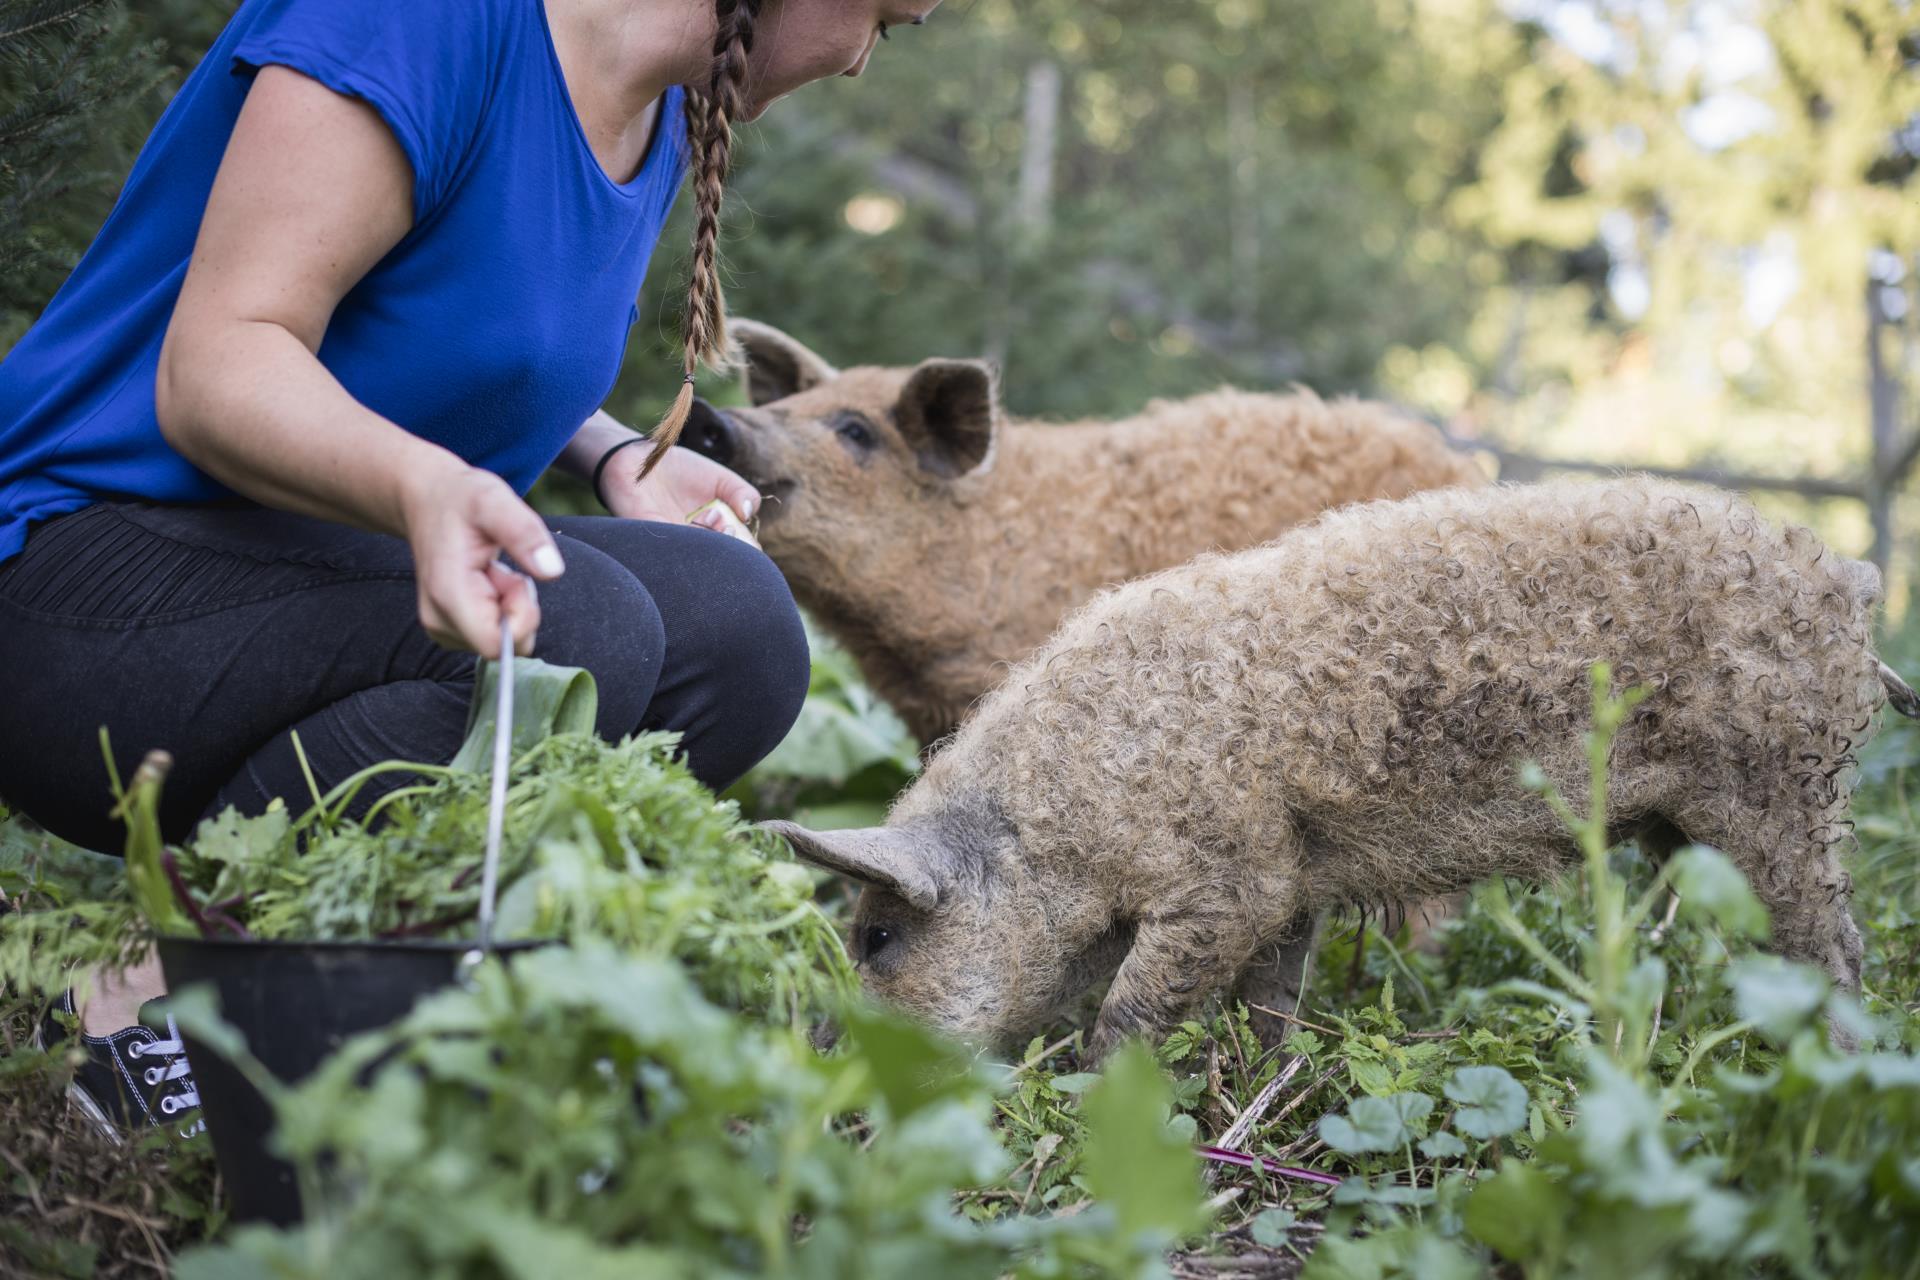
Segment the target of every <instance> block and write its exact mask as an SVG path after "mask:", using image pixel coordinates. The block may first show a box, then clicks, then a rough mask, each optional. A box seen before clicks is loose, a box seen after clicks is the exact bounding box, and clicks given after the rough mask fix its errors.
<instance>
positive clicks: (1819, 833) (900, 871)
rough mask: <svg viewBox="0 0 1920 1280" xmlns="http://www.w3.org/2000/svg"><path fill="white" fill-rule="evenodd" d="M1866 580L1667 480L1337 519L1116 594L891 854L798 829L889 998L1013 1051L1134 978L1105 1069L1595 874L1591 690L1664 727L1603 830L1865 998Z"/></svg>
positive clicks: (785, 829)
mask: <svg viewBox="0 0 1920 1280" xmlns="http://www.w3.org/2000/svg"><path fill="white" fill-rule="evenodd" d="M1878 592H1879V576H1878V574H1877V573H1876V572H1875V570H1873V569H1872V568H1871V567H1870V566H1867V565H1865V564H1860V563H1857V562H1855V561H1851V560H1846V559H1842V558H1841V557H1839V556H1836V555H1835V554H1833V553H1832V552H1831V551H1828V550H1826V549H1825V548H1824V547H1822V546H1821V544H1820V543H1819V541H1818V540H1816V539H1815V537H1814V536H1813V535H1812V534H1811V533H1809V532H1808V531H1807V530H1805V529H1801V528H1797V527H1788V528H1785V529H1781V528H1776V527H1774V526H1773V525H1771V524H1769V523H1768V522H1767V521H1766V520H1764V519H1763V518H1762V517H1761V516H1759V515H1758V514H1756V513H1755V511H1754V509H1753V508H1752V507H1751V506H1749V505H1748V504H1747V502H1746V501H1745V500H1743V499H1741V498H1739V497H1736V496H1733V495H1730V494H1726V493H1722V492H1717V491H1709V490H1703V489H1697V488H1689V487H1683V486H1680V485H1675V484H1671V483H1666V482H1660V481H1654V480H1648V479H1638V478H1631V479H1624V480H1619V481H1613V482H1606V483H1593V482H1586V483H1580V482H1569V483H1553V484H1543V485H1539V486H1535V487H1528V488H1516V487H1507V486H1501V487H1494V488H1487V489H1482V490H1479V491H1473V492H1463V491H1457V490H1455V491H1438V492H1433V493H1425V494H1420V495H1417V496H1415V497H1412V498H1409V499H1406V500H1403V501H1398V502H1377V503H1371V504H1366V505H1360V506H1351V507H1346V508H1343V509H1341V510H1338V511H1335V512H1332V513H1330V514H1328V515H1325V516H1323V517H1321V518H1320V519H1319V520H1317V521H1316V522H1314V523H1312V524H1310V525H1307V526H1305V527H1302V528H1300V529H1297V530H1295V531H1293V532H1290V533H1288V534H1285V535H1283V536H1282V537H1280V538H1278V539H1276V540H1275V541H1273V542H1271V543H1269V544H1268V545H1266V546H1263V547H1259V548H1257V549H1254V550H1250V551H1243V552H1239V553H1235V554H1216V555H1208V556H1203V557H1201V558H1200V559H1198V560H1195V561H1194V562H1193V563H1191V564H1188V565H1184V566H1182V567H1180V568H1177V569H1173V570H1169V571H1167V572H1164V573H1160V574H1156V575H1154V576H1152V577H1148V578H1144V579H1141V580H1139V581H1136V582H1133V583H1129V584H1127V585H1125V586H1122V587H1119V588H1117V589H1114V590H1112V591H1109V592H1106V593H1103V594H1102V595H1100V596H1099V597H1098V598H1097V599H1095V600H1094V601H1093V602H1092V603H1090V604H1089V605H1088V606H1087V607H1085V608H1083V609H1081V610H1080V611H1078V612H1077V613H1075V614H1074V615H1073V616H1072V617H1071V618H1069V619H1068V620H1067V622H1066V623H1065V624H1064V625H1063V626H1062V627H1061V629H1060V631H1059V632H1058V633H1057V634H1056V635H1055V636H1054V637H1053V639H1052V640H1051V641H1049V642H1048V644H1047V645H1046V646H1045V648H1043V649H1042V650H1041V651H1040V652H1039V653H1037V654H1035V655H1034V656H1033V658H1032V659H1031V660H1030V661H1028V662H1026V663H1023V664H1022V665H1020V666H1019V667H1018V668H1017V669H1015V670H1014V672H1013V673H1012V674H1011V675H1010V676H1009V678H1008V679H1007V681H1006V682H1005V683H1004V684H1002V685H1001V687H1000V688H999V689H997V690H996V691H995V692H994V693H992V694H991V695H989V697H988V698H987V700H986V701H985V702H984V703H983V704H982V705H981V707H980V708H979V709H978V711H977V712H976V713H975V714H974V715H973V716H972V717H971V718H970V719H969V720H968V721H967V722H966V723H965V725H963V726H962V728H961V729H960V731H959V733H958V735H957V737H956V738H955V740H954V741H953V742H952V744H951V745H950V746H949V747H948V748H947V749H946V750H945V751H944V752H942V753H941V754H940V755H938V756H937V757H935V759H934V760H933V762H932V763H931V765H930V766H929V767H928V768H927V770H926V772H925V773H924V774H923V775H922V776H921V777H920V779H919V780H918V781H917V782H915V784H914V785H913V786H912V787H911V788H910V789H909V790H908V791H907V792H905V793H904V794H903V795H902V796H901V797H900V799H899V800H898V801H897V802H896V804H895V806H894V808H893V811H892V812H891V814H890V815H889V816H888V819H887V822H886V825H885V826H882V827H877V828H871V829H866V830H856V831H844V832H841V831H836V832H822V833H814V832H810V831H807V830H805V829H803V828H800V827H797V826H794V825H792V824H774V825H775V826H776V827H777V828H778V829H779V830H780V831H781V832H782V834H784V835H786V836H787V838H788V839H789V840H790V841H791V843H792V844H793V847H794V849H795V850H796V852H798V853H799V854H800V856H801V857H803V858H806V859H808V860H809V861H812V862H814V863H816V864H818V865H820V866H822V867H825V868H828V869H830V870H832V871H835V872H838V873H841V874H843V875H846V876H850V877H852V878H854V879H856V880H858V881H861V882H863V883H864V885H865V888H864V891H863V892H862V893H861V895H860V898H859V902H858V904H857V906H856V908H855V912H854V923H853V951H854V955H855V957H856V960H857V962H858V965H859V969H860V972H861V974H862V976H863V979H864V981H865V983H866V984H867V986H868V987H869V988H870V989H871V990H872V991H873V992H874V993H876V994H877V995H879V996H880V997H882V998H884V999H887V1000H890V1001H892V1002H894V1003H897V1004H899V1005H901V1006H904V1007H905V1008H906V1009H908V1010H910V1011H913V1012H916V1013H918V1014H920V1015H922V1016H924V1017H925V1018H927V1019H928V1020H930V1021H932V1022H933V1023H936V1024H938V1025H940V1026H942V1027H945V1028H948V1029H950V1030H952V1031H954V1032H957V1033H961V1034H963V1035H966V1036H969V1037H973V1038H977V1039H983V1040H986V1041H989V1042H997V1043H1002V1044H1004V1043H1007V1042H1011V1041H1016V1040H1017V1039H1018V1038H1019V1037H1022V1036H1024V1035H1026V1034H1029V1033H1030V1032H1032V1031H1033V1030H1035V1029H1037V1028H1039V1027H1041V1026H1042V1025H1044V1024H1045V1023H1046V1022H1048V1021H1049V1020H1050V1019H1052V1018H1054V1017H1056V1016H1058V1015H1059V1014H1060V1013H1061V1012H1062V1011H1063V1010H1065V1009H1066V1008H1067V1007H1068V1006H1069V1005H1070V1004H1071V1002H1072V1001H1073V1000H1074V999H1075V998H1076V997H1077V996H1080V995H1082V994H1083V993H1084V992H1086V991H1087V990H1088V988H1090V987H1092V986H1093V985H1094V984H1096V983H1098V982H1100V981H1102V980H1104V979H1107V978H1111V979H1112V985H1111V987H1110V988H1109V990H1108V993H1107V995H1106V997H1105V1001H1104V1003H1103V1004H1102V1006H1101V1009H1100V1014H1099V1019H1098V1022H1097V1024H1096V1026H1095V1028H1094V1031H1093V1035H1092V1037H1091V1041H1090V1044H1091V1047H1092V1048H1093V1050H1094V1051H1095V1052H1096V1054H1097V1053H1102V1052H1104V1051H1106V1050H1107V1049H1109V1048H1110V1047H1111V1046H1112V1045H1113V1044H1114V1043H1115V1041H1116V1040H1117V1039H1118V1038H1120V1037H1123V1036H1127V1035H1131V1034H1136V1033H1137V1034H1142V1035H1148V1036H1156V1035H1159V1034H1160V1033H1162V1032H1164V1031H1166V1030H1167V1029H1168V1028H1169V1027H1171V1026H1172V1025H1174V1024H1175V1023H1176V1022H1177V1021H1178V1020H1179V1019H1180V1018H1181V1017H1183V1016H1184V1015H1185V1014H1186V1013H1187V1012H1188V1011H1189V1009H1190V1008H1191V1007H1192V1006H1193V1005H1194V1004H1195V1003H1196V1002H1197V1001H1200V1000H1201V999H1203V998H1204V997H1206V996H1208V995H1210V994H1212V993H1215V992H1223V991H1230V990H1234V989H1235V988H1236V984H1238V988H1237V989H1238V992H1239V994H1240V995H1241V996H1242V997H1243V998H1246V999H1248V1000H1250V1001H1258V1002H1260V1003H1263V1004H1269V1005H1276V1006H1277V1005H1281V1004H1284V1003H1288V1002H1290V1001H1291V999H1292V996H1293V992H1292V991H1290V990H1289V989H1287V986H1286V984H1287V982H1288V981H1289V977H1288V975H1289V974H1297V973H1298V964H1297V958H1296V959H1295V961H1294V962H1293V963H1288V962H1287V951H1288V948H1289V945H1290V944H1291V945H1292V946H1294V947H1298V946H1300V945H1301V944H1302V940H1303V939H1304V938H1305V937H1306V936H1307V935H1308V933H1309V931H1310V922H1311V921H1312V919H1313V918H1314V916H1315V914H1316V913H1318V912H1322V911H1325V910H1328V909H1331V908H1337V907H1341V906H1343V905H1347V904H1355V903H1367V902H1377V901H1379V900H1380V899H1381V898H1383V897H1387V896H1393V897H1400V898H1412V897H1418V896H1421V895H1437V894H1444V893H1447V892H1450V891H1454V890H1458V889H1461V888H1463V887H1465V886H1467V885H1468V884H1470V883H1472V882H1473V881H1476V880H1479V879H1482V878H1485V877H1489V876H1499V875H1508V876H1519V877H1526V878H1533V879H1544V878H1547V877H1550V876H1552V875H1553V874H1555V873H1556V872H1557V871H1558V870H1559V869H1561V868H1563V867H1566V866H1568V865H1570V864H1571V863H1573V862H1575V861H1577V852H1576V850H1575V848H1574V846H1573V845H1572V843H1571V842H1570V840H1569V837H1568V836H1567V834H1566V832H1565V831H1564V830H1563V828H1562V826H1561V824H1560V822H1559V820H1558V819H1557V818H1556V817H1555V816H1554V814H1553V812H1552V811H1551V810H1550V809H1549V807H1548V805H1547V803H1546V802H1545V801H1544V800H1543V799H1542V798H1541V797H1540V796H1538V795H1536V794H1534V793H1532V792H1530V791H1529V790H1528V789H1527V788H1525V787H1524V786H1522V784H1521V782H1520V774H1521V766H1522V765H1523V763H1525V762H1528V761H1533V762H1537V763H1538V764H1539V765H1540V766H1541V767H1542V768H1543V769H1544V770H1545V771H1546V774H1547V775H1548V776H1549V777H1550V778H1551V779H1553V780H1554V782H1555V783H1557V785H1558V786H1559V787H1560V788H1561V790H1562V791H1563V792H1564V793H1565V794H1566V795H1567V797H1568V798H1569V800H1570V801H1571V802H1572V803H1573V804H1574V805H1575V806H1576V807H1579V806H1580V805H1581V803H1582V801H1583V797H1584V796H1585V794H1586V790H1587V788H1586V785H1585V778H1586V769H1587V765H1586V759H1585V754H1584V747H1583V744H1582V742H1581V737H1582V733H1583V731H1584V730H1585V729H1586V728H1587V726H1588V723H1589V718H1590V691H1589V676H1588V672H1589V669H1590V668H1591V667H1592V666H1593V665H1594V664H1596V663H1602V662H1604V663H1608V664H1610V665H1611V668H1612V671H1613V676H1614V680H1615V683H1616V686H1617V687H1622V688H1624V687H1627V686H1631V685H1644V686H1647V687H1648V688H1649V689H1651V690H1652V692H1651V695H1650V696H1649V697H1647V699H1646V700H1645V701H1644V702H1642V703H1641V704H1640V705H1639V706H1638V707H1637V708H1636V709H1635V711H1634V712H1633V713H1632V715H1631V717H1630V719H1629V721H1628V722H1627V723H1626V725H1625V726H1624V727H1623V728H1622V729H1621V731H1620V733H1619V735H1618V737H1617V738H1616V740H1615V741H1614V744H1613V749H1612V750H1613V754H1612V773H1611V778H1612V781H1611V788H1610V790H1609V792H1608V815H1607V816H1608V821H1609V822H1610V823H1611V824H1612V825H1613V826H1614V827H1615V828H1616V829H1617V830H1618V831H1619V832H1620V833H1621V834H1622V835H1623V836H1624V835H1628V834H1637V835H1639V836H1640V837H1641V838H1642V839H1643V841H1645V842H1646V845H1647V846H1648V847H1649V848H1651V849H1653V850H1654V851H1656V852H1664V851H1666V850H1670V849H1671V848H1672V847H1675V846H1676V845H1677V844H1679V843H1681V842H1699V843H1702V844H1709V845H1712V846H1714V847H1716V848H1719V849H1721V850H1723V851H1724V852H1726V853H1727V854H1728V855H1729V856H1730V857H1731V858H1732V859H1733V861H1734V862H1735V863H1736V864H1737V865H1738V866H1739V867H1740V868H1741V869H1742V870H1743V871H1744V872H1745V873H1746V875H1747V877H1748V878H1749V880H1750V881H1751V882H1752V884H1753V887H1754V889H1755V891H1756V892H1757V893H1758V894H1759V895H1760V897H1761V899H1762V900H1763V901H1764V902H1765V903H1766V905H1767V907H1768V908H1769V910H1770V911H1771V913H1772V922H1773V941H1774V944H1775V946H1776V947H1777V949H1778V950H1779V951H1781V952H1783V953H1784V954H1786V955H1787V956H1789V957H1792V958H1795V959H1799V960H1804V961H1808V962H1810V963H1812V964H1815V965H1817V966H1819V967H1820V968H1822V969H1824V970H1825V971H1826V973H1827V974H1828V975H1829V976H1831V977H1832V978H1833V980H1834V981H1835V982H1836V983H1838V984H1840V985H1841V986H1843V987H1847V988H1856V989H1857V987H1858V985H1859V976H1860V952H1861V944H1860V934H1859V932H1858V930H1857V929H1856V928H1855V927H1854V923H1853V921H1852V919H1851V918H1850V917H1849V915H1848V913H1847V905H1846V887H1847V883H1848V882H1847V878H1846V876H1845V874H1844V873H1843V872H1842V870H1841V867H1840V864H1839V862H1838V860H1837V857H1836V849H1837V847H1838V846H1839V845H1840V844H1841V843H1842V842H1843V840H1844V839H1845V838H1846V833H1847V830H1848V826H1847V822H1846V817H1847V804H1848V798H1849V791H1850V788H1851V771H1850V769H1849V767H1848V766H1849V765H1850V764H1851V763H1852V761H1853V758H1854V753H1855V752H1856V751H1857V750H1858V749H1859V747H1860V746H1861V744H1862V743H1863V742H1865V741H1866V739H1867V738H1868V736H1869V734H1870V728H1871V724H1872V720H1873V715H1874V712H1875V710H1876V708H1878V707H1879V706H1880V704H1881V703H1882V701H1884V700H1885V698H1886V696H1887V694H1888V692H1891V693H1892V694H1893V695H1894V701H1895V703H1896V705H1897V706H1898V707H1899V708H1900V709H1901V710H1902V711H1903V712H1905V713H1907V714H1914V713H1915V712H1916V711H1917V710H1920V705H1917V704H1916V702H1915V700H1914V695H1913V692H1912V691H1911V690H1910V689H1908V688H1907V687H1906V686H1905V685H1904V684H1902V683H1901V682H1900V680H1899V678H1898V677H1897V676H1895V675H1893V673H1892V672H1891V671H1889V670H1887V668H1886V667H1885V666H1884V665H1882V664H1881V663H1879V662H1878V660H1877V659H1876V658H1875V657H1874V654H1873V652H1872V651H1871V649H1870V647H1869V646H1870V632H1869V620H1870V614H1871V611H1872V607H1873V604H1874V602H1875V600H1876V598H1877V595H1878Z"/></svg>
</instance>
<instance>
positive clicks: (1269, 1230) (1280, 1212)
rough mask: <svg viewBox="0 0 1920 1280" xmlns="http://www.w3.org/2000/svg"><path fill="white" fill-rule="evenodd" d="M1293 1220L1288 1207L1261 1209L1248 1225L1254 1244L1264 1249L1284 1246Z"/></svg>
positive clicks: (1291, 1228)
mask: <svg viewBox="0 0 1920 1280" xmlns="http://www.w3.org/2000/svg"><path fill="white" fill-rule="evenodd" d="M1293 1222H1294V1218H1293V1211H1292V1210H1290V1209H1263V1210H1261V1211H1260V1212H1259V1213H1258V1214H1256V1215H1255V1216H1254V1219H1253V1221H1252V1222H1251V1223H1250V1224H1248V1226H1249V1230H1250V1231H1251V1232H1252V1234H1253V1242H1254V1243H1255V1244H1257V1245H1259V1246H1261V1247H1262V1248H1264V1249H1281V1248H1285V1247H1286V1243H1287V1239H1288V1237H1289V1235H1290V1234H1291V1233H1292V1231H1293Z"/></svg>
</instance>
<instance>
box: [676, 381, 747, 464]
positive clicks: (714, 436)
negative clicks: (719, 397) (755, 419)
mask: <svg viewBox="0 0 1920 1280" xmlns="http://www.w3.org/2000/svg"><path fill="white" fill-rule="evenodd" d="M680 443H681V444H683V445H685V446H687V448H689V449H691V450H693V451H694V452H695V453H697V454H699V455H700V456H701V457H703V458H711V459H713V461H715V462H717V463H719V464H720V465H721V466H723V467H729V468H734V469H738V463H739V459H740V426H739V424H738V423H736V422H735V421H734V420H733V419H732V418H731V417H729V416H727V415H726V414H724V413H722V412H721V411H720V410H718V409H716V408H714V407H713V406H712V405H710V404H708V403H707V402H706V401H705V400H702V399H700V398H699V397H698V396H695V397H694V400H693V409H692V411H691V412H689V413H688V415H687V426H686V429H685V430H684V431H682V432H681V433H680Z"/></svg>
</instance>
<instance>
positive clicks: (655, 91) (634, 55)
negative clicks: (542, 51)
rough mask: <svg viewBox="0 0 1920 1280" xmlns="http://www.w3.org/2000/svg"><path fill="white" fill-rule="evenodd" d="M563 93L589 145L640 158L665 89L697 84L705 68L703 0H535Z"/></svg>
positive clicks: (708, 27) (708, 24) (708, 50)
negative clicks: (542, 10) (587, 124)
mask: <svg viewBox="0 0 1920 1280" xmlns="http://www.w3.org/2000/svg"><path fill="white" fill-rule="evenodd" d="M541 2H542V3H544V4H545V5H546V10H547V25H548V26H549V28H551V30H552V31H553V42H554V47H555V48H556V49H557V50H558V52H559V54H560V67H561V70H562V71H564V72H565V73H566V77H567V90H568V92H569V93H570V94H572V96H573V101H574V109H575V112H576V113H577V114H578V115H580V117H581V118H582V120H587V119H588V118H589V115H591V118H592V119H591V124H592V127H593V128H594V129H595V130H597V131H598V132H599V133H600V134H601V135H602V136H599V137H595V138H594V142H595V145H596V148H597V147H598V146H599V145H600V144H601V143H603V142H606V143H611V144H613V145H612V146H611V148H610V149H611V150H613V151H615V152H617V153H621V154H629V153H630V154H634V155H644V154H645V150H646V143H647V138H648V137H649V136H650V134H651V133H652V126H653V108H654V105H655V104H656V103H657V102H659V100H660V95H661V94H663V93H665V92H666V90H667V86H668V85H674V84H704V83H705V82H706V78H707V70H708V68H709V67H711V66H712V63H713V29H714V21H715V19H714V9H713V5H712V4H711V3H710V2H709V0H541Z"/></svg>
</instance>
